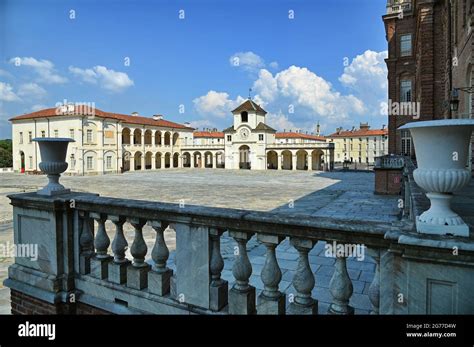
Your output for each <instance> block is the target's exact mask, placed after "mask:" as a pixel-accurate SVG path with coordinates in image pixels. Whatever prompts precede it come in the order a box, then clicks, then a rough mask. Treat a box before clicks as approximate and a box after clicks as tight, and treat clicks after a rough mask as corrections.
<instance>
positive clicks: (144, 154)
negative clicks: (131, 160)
mask: <svg viewBox="0 0 474 347" xmlns="http://www.w3.org/2000/svg"><path fill="white" fill-rule="evenodd" d="M145 157H146V153H145V151H143V154H142V157H141V159H140V165H141V169H140V170H145Z"/></svg>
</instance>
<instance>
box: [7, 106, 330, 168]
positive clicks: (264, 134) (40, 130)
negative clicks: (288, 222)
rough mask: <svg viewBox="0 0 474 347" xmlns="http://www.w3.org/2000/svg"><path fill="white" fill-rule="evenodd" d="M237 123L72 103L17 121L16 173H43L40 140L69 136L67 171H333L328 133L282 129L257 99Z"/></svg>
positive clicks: (14, 122)
mask: <svg viewBox="0 0 474 347" xmlns="http://www.w3.org/2000/svg"><path fill="white" fill-rule="evenodd" d="M232 114H233V119H234V122H233V126H232V127H230V128H228V129H226V130H224V131H223V132H219V131H217V129H214V130H213V131H194V129H193V128H191V127H188V126H186V125H183V124H178V123H174V122H170V121H167V120H165V119H163V117H162V116H159V115H156V116H153V117H152V118H149V117H142V116H139V115H138V114H136V113H134V114H132V115H124V114H117V113H110V112H104V111H101V110H99V109H96V108H93V109H92V111H91V112H87V113H84V112H82V109H81V108H78V107H75V106H73V105H67V106H62V107H59V108H50V109H45V110H41V111H37V112H33V113H29V114H25V115H21V116H17V117H13V118H11V119H10V121H11V122H12V138H13V139H12V140H13V154H14V165H13V166H14V171H16V172H37V171H39V166H38V165H39V163H40V162H41V156H40V152H39V148H38V144H37V143H36V142H35V141H33V139H34V138H35V137H67V138H72V139H73V140H74V142H72V143H70V145H69V147H68V153H67V157H66V161H67V162H68V169H67V171H66V174H71V175H84V174H107V173H120V172H124V171H137V170H156V169H166V168H181V167H192V168H204V167H205V168H226V169H251V170H266V169H283V170H331V169H332V168H333V162H334V144H332V143H327V142H326V139H325V138H324V137H321V136H315V135H308V134H302V133H292V132H290V133H277V132H276V131H275V130H274V129H272V128H271V127H269V126H268V125H266V124H265V114H266V112H265V111H264V110H263V109H262V108H261V107H260V106H258V105H257V104H255V103H254V102H253V101H251V100H247V101H246V102H244V103H243V104H242V105H240V106H239V107H238V108H237V109H235V110H234V111H232Z"/></svg>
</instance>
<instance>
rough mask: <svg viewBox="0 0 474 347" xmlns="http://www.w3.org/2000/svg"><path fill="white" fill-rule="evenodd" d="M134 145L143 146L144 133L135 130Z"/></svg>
mask: <svg viewBox="0 0 474 347" xmlns="http://www.w3.org/2000/svg"><path fill="white" fill-rule="evenodd" d="M133 144H134V145H141V144H142V131H141V130H140V129H135V131H134V132H133Z"/></svg>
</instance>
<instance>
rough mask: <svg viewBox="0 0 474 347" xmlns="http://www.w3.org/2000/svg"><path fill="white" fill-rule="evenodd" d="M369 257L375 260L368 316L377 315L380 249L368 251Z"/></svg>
mask: <svg viewBox="0 0 474 347" xmlns="http://www.w3.org/2000/svg"><path fill="white" fill-rule="evenodd" d="M369 255H370V256H371V257H372V258H373V259H374V260H375V274H374V279H373V281H372V283H371V284H370V287H369V300H370V303H371V304H372V311H371V312H370V314H379V304H380V249H369Z"/></svg>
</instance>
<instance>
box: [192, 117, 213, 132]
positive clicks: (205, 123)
mask: <svg viewBox="0 0 474 347" xmlns="http://www.w3.org/2000/svg"><path fill="white" fill-rule="evenodd" d="M189 126H190V127H191V128H195V129H200V130H202V129H204V128H215V127H216V126H215V124H214V123H213V122H211V121H210V120H208V119H199V120H194V121H191V122H189Z"/></svg>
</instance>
